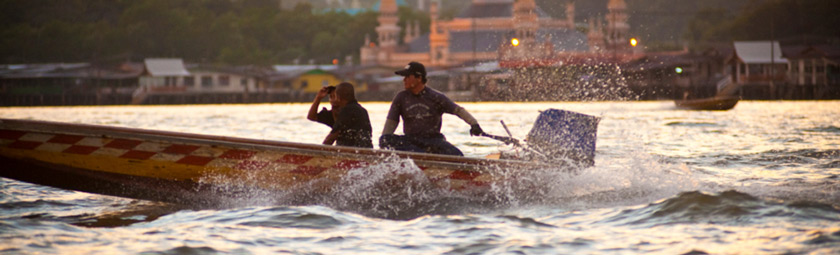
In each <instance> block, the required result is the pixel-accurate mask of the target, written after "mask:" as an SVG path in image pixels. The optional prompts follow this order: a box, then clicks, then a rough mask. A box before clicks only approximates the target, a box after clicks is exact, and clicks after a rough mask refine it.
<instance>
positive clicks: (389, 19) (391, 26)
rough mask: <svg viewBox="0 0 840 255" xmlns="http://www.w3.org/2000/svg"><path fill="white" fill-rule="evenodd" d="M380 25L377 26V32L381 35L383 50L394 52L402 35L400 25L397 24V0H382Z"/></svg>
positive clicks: (380, 42) (380, 40)
mask: <svg viewBox="0 0 840 255" xmlns="http://www.w3.org/2000/svg"><path fill="white" fill-rule="evenodd" d="M376 20H377V21H379V26H377V27H376V34H377V35H378V36H379V47H380V48H381V49H382V50H383V51H390V52H393V50H394V48H396V47H397V43H398V41H399V36H400V27H399V26H397V21H399V17H398V16H397V2H396V0H382V2H380V4H379V18H377V19H376Z"/></svg>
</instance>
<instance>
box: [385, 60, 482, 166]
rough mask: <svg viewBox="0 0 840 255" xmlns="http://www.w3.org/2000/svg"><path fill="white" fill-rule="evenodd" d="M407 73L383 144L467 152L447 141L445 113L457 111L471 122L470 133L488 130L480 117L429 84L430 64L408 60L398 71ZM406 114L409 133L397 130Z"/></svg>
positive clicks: (437, 151) (427, 150)
mask: <svg viewBox="0 0 840 255" xmlns="http://www.w3.org/2000/svg"><path fill="white" fill-rule="evenodd" d="M394 73H396V74H398V75H400V76H403V77H405V78H403V85H405V90H404V91H401V92H400V93H398V94H397V96H396V97H394V100H393V101H392V102H391V109H390V110H389V111H388V117H387V118H386V120H385V128H384V129H383V130H382V137H380V138H379V147H381V148H384V149H396V150H401V151H412V152H425V153H435V154H446V155H456V156H463V155H464V154H463V153H462V152H461V150H459V149H458V148H457V147H455V146H453V145H452V144H451V143H449V142H447V141H446V137H444V136H443V134H441V133H440V127H441V122H442V121H441V120H442V117H443V114H444V113H449V114H454V115H456V116H458V117H459V118H461V119H462V120H464V121H465V122H467V124H470V127H471V128H470V135H473V136H477V135H481V134H483V133H484V131H482V130H481V126H479V125H478V121H476V120H475V118H474V117H473V116H472V115H470V113H469V112H467V110H465V109H464V108H463V107H461V106H459V105H457V104H455V102H452V100H450V99H449V98H448V97H446V95H444V94H443V93H440V92H439V91H437V90H434V89H432V88H429V87H426V81H427V80H426V67H424V66H423V64H420V63H417V62H411V63H408V65H407V66H405V68H404V69H403V70H399V71H396V72H394ZM400 117H402V119H403V121H404V123H403V132H404V133H405V135H395V134H394V131H395V130H396V129H397V126H398V125H399V124H400Z"/></svg>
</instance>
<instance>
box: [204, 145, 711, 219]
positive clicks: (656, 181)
mask: <svg viewBox="0 0 840 255" xmlns="http://www.w3.org/2000/svg"><path fill="white" fill-rule="evenodd" d="M643 157H645V156H642V155H637V156H634V157H627V158H623V159H616V158H610V159H599V160H598V162H599V164H597V165H595V166H592V167H586V168H579V169H572V170H569V169H568V166H566V167H564V168H560V167H558V168H544V169H527V170H526V169H493V170H492V171H491V172H492V173H493V174H492V175H493V176H492V178H495V179H499V180H502V181H496V182H493V183H492V184H491V185H489V187H483V188H484V189H479V190H475V189H446V188H441V187H447V186H449V185H448V183H446V182H449V181H451V180H431V179H429V175H428V174H427V173H424V172H423V169H421V168H420V167H418V166H417V165H416V164H415V162H414V161H413V160H411V159H405V158H399V157H396V156H389V157H387V158H384V159H383V160H381V161H380V163H378V164H374V165H368V166H363V167H358V168H355V169H351V170H348V172H347V173H346V174H343V175H342V176H341V177H340V179H337V180H327V179H317V180H314V181H311V182H309V183H306V184H304V185H300V186H298V187H297V188H295V189H292V190H288V191H285V192H278V191H271V192H269V191H267V190H262V189H259V190H257V189H253V188H252V187H254V186H255V185H254V183H248V182H258V181H259V180H256V179H253V178H250V179H249V178H240V181H239V182H233V183H231V182H228V183H231V184H229V185H226V186H222V187H218V188H216V191H217V192H218V193H219V194H237V195H236V196H235V197H232V198H231V199H228V200H225V201H224V202H223V203H222V204H220V205H219V206H220V207H242V206H277V205H321V206H326V207H330V208H333V209H336V210H340V211H346V212H353V213H358V214H361V215H365V216H368V217H377V218H388V219H412V218H416V217H420V216H423V215H450V214H469V213H487V212H493V211H504V210H509V209H511V208H528V207H544V206H547V207H552V208H563V209H568V210H575V209H584V208H594V207H609V206H615V205H631V204H638V203H645V202H649V201H655V200H658V199H662V198H666V197H669V196H673V195H675V194H678V193H679V192H680V191H683V190H695V189H696V188H697V186H698V184H697V183H698V182H697V181H695V180H693V177H692V175H691V174H689V173H688V172H687V170H686V168H685V167H684V166H682V167H680V166H673V165H670V164H667V163H662V162H659V161H657V160H656V159H653V158H649V157H650V156H646V157H648V158H643ZM216 178H226V177H221V176H219V177H206V178H205V179H206V180H208V181H210V180H212V179H216ZM242 180H245V181H242ZM213 182H215V183H218V181H217V180H213ZM324 182H336V183H329V185H328V184H327V183H324ZM324 187H332V188H330V189H328V190H327V191H326V192H325V191H324V190H323V189H324ZM277 190H280V189H277Z"/></svg>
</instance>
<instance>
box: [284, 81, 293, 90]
mask: <svg viewBox="0 0 840 255" xmlns="http://www.w3.org/2000/svg"><path fill="white" fill-rule="evenodd" d="M283 87H286V88H291V87H292V82H291V81H284V82H283Z"/></svg>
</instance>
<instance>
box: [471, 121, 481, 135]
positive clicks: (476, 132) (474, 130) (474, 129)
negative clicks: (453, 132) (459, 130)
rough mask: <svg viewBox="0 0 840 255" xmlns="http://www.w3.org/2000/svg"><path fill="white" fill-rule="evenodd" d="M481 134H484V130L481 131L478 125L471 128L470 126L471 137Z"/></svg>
mask: <svg viewBox="0 0 840 255" xmlns="http://www.w3.org/2000/svg"><path fill="white" fill-rule="evenodd" d="M481 134H484V130H481V126H479V125H478V124H473V125H472V126H470V135H471V136H480V135H481Z"/></svg>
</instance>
